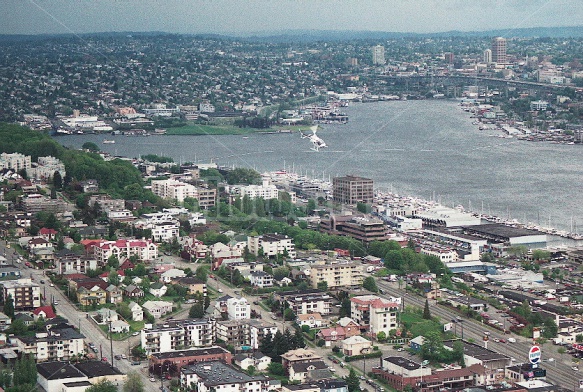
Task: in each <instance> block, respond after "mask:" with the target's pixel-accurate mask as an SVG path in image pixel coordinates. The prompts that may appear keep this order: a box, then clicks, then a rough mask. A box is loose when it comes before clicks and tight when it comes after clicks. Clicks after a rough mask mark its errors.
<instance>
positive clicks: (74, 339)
mask: <svg viewBox="0 0 583 392" xmlns="http://www.w3.org/2000/svg"><path fill="white" fill-rule="evenodd" d="M84 339H85V336H83V335H81V334H80V333H79V332H77V331H76V330H75V329H74V328H73V327H65V328H58V329H57V328H51V329H50V330H49V331H48V332H38V333H37V334H36V335H35V336H14V337H11V338H10V342H11V343H12V344H13V345H14V346H16V347H17V348H18V351H19V352H20V353H22V354H31V355H32V356H33V357H34V359H36V361H37V362H43V361H57V360H59V361H62V360H64V361H68V360H70V359H72V358H76V357H77V356H78V355H82V354H85V347H84V346H85V345H84V342H85V340H84Z"/></svg>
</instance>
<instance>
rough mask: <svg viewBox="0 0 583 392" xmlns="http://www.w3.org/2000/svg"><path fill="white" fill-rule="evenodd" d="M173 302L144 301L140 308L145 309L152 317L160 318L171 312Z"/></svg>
mask: <svg viewBox="0 0 583 392" xmlns="http://www.w3.org/2000/svg"><path fill="white" fill-rule="evenodd" d="M173 305H174V303H172V302H168V301H146V302H145V303H144V304H143V305H142V308H144V309H146V310H147V311H148V312H149V313H150V314H151V315H152V316H154V318H160V317H162V316H164V315H165V314H167V313H171V312H172V307H173Z"/></svg>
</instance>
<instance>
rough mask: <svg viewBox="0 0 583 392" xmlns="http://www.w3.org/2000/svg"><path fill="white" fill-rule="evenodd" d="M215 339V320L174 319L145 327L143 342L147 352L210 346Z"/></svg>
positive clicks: (142, 336) (142, 335)
mask: <svg viewBox="0 0 583 392" xmlns="http://www.w3.org/2000/svg"><path fill="white" fill-rule="evenodd" d="M214 340H215V321H214V320H211V319H208V320H207V319H198V320H173V321H167V322H166V323H165V324H162V325H157V326H155V327H150V328H147V326H146V328H144V329H143V330H142V334H141V343H142V347H143V348H144V350H146V354H147V355H150V354H152V353H165V352H169V351H176V350H183V349H185V348H190V347H210V346H212V345H213V342H214Z"/></svg>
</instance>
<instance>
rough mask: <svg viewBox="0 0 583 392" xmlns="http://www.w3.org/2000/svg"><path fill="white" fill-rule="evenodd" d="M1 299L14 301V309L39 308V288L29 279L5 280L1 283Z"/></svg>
mask: <svg viewBox="0 0 583 392" xmlns="http://www.w3.org/2000/svg"><path fill="white" fill-rule="evenodd" d="M0 284H1V285H2V298H3V300H4V301H6V299H7V298H8V296H10V297H12V300H13V301H14V309H16V310H21V309H23V310H24V309H34V308H38V307H39V306H41V292H40V286H39V285H38V284H36V283H33V281H32V280H31V279H18V280H7V281H4V282H2V283H0Z"/></svg>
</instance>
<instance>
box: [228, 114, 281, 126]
mask: <svg viewBox="0 0 583 392" xmlns="http://www.w3.org/2000/svg"><path fill="white" fill-rule="evenodd" d="M233 125H235V126H237V127H239V128H256V129H266V128H269V127H271V126H272V125H273V121H272V120H270V119H268V118H267V117H260V116H256V117H243V118H242V119H237V120H235V121H234V122H233Z"/></svg>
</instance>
